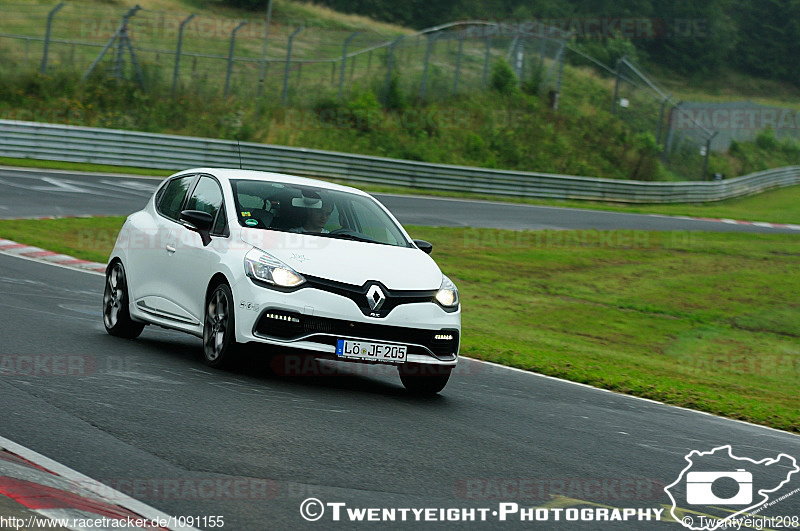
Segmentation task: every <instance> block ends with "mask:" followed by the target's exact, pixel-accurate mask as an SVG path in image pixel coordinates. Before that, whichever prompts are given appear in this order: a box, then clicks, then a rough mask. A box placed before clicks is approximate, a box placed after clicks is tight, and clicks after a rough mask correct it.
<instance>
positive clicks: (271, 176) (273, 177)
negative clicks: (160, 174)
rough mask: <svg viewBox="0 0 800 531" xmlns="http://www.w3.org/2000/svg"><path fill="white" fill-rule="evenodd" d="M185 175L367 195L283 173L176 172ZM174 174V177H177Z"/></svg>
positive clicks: (207, 169)
mask: <svg viewBox="0 0 800 531" xmlns="http://www.w3.org/2000/svg"><path fill="white" fill-rule="evenodd" d="M185 173H208V174H210V175H213V176H214V177H217V178H218V179H223V180H228V181H231V180H248V181H265V182H279V183H285V184H294V185H298V186H314V187H317V188H323V189H325V190H338V191H340V192H350V193H355V194H359V195H369V194H367V193H366V192H364V191H362V190H359V189H358V188H353V187H350V186H342V185H340V184H335V183H331V182H327V181H321V180H319V179H310V178H308V177H298V176H296V175H287V174H285V173H274V172H268V171H255V170H240V169H235V168H192V169H188V170H184V171H181V172H178V174H185ZM178 174H176V175H178Z"/></svg>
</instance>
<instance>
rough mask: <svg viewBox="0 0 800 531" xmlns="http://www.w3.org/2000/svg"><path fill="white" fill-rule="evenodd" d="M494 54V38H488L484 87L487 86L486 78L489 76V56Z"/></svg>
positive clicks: (484, 57) (484, 66) (484, 63)
mask: <svg viewBox="0 0 800 531" xmlns="http://www.w3.org/2000/svg"><path fill="white" fill-rule="evenodd" d="M491 53H492V37H491V36H488V35H487V36H486V54H485V55H484V56H483V86H484V87H485V86H486V78H487V76H488V75H489V56H490V55H491Z"/></svg>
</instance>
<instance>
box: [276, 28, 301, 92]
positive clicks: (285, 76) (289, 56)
mask: <svg viewBox="0 0 800 531" xmlns="http://www.w3.org/2000/svg"><path fill="white" fill-rule="evenodd" d="M301 31H303V26H300V27H299V28H297V29H296V30H294V32H292V34H291V35H289V43H288V44H287V45H286V68H285V70H284V72H283V92H282V93H281V105H286V97H287V96H288V94H289V68H290V67H291V65H292V41H294V37H295V35H297V34H298V33H300V32H301Z"/></svg>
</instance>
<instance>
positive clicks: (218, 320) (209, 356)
mask: <svg viewBox="0 0 800 531" xmlns="http://www.w3.org/2000/svg"><path fill="white" fill-rule="evenodd" d="M233 308H234V306H233V293H232V292H231V288H229V287H228V285H227V284H219V285H218V286H217V287H215V288H214V289H213V290H212V292H211V295H209V297H208V301H207V302H206V315H205V322H204V325H203V358H204V360H205V362H206V364H207V365H209V366H211V367H216V368H220V367H224V366H226V365H228V364H229V363H230V362H231V360H232V359H233V357H234V356H235V352H236V349H237V346H238V345H237V343H236V332H235V330H236V328H235V327H234V315H233V313H234V312H233Z"/></svg>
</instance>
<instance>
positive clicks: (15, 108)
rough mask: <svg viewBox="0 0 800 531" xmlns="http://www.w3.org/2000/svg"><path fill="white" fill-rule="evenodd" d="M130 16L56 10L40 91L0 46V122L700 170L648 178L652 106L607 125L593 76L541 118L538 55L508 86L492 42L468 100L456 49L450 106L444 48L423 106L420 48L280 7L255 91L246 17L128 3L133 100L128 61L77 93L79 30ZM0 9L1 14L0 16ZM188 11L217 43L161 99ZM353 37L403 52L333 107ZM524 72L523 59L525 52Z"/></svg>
mask: <svg viewBox="0 0 800 531" xmlns="http://www.w3.org/2000/svg"><path fill="white" fill-rule="evenodd" d="M133 3H134V2H132V1H128V0H126V1H124V2H123V1H117V2H114V3H108V2H86V1H84V2H74V3H73V2H71V3H70V4H69V5H68V7H67V8H65V9H64V10H63V12H62V13H59V15H58V17H59V18H58V22H59V24H57V25H56V26H55V27H54V36H55V37H56V38H60V39H67V38H69V37H74V36H75V33H76V31H82V33H81V34H80V37H81V38H82V39H81V42H83V41H87V44H86V45H84V44H80V45H77V46H76V45H72V46H71V47H70V45H69V44H63V43H56V44H54V46H53V48H52V50H51V56H52V59H51V61H52V62H51V66H50V68H49V69H48V74H47V75H46V76H41V75H39V74H37V73H35V72H36V66H38V63H36V61H34V60H32V59H31V58H30V57H29V55H30V56H33V57H36V56H37V50H36V49H35V48H33V47H32V49H31V50H28V49H27V48H22V47H21V46H20V43H21V42H22V41H21V40H16V41H14V40H10V39H0V48H3V49H4V51H5V52H6V53H4V54H3V55H0V72H2V73H3V74H4V83H3V85H0V117H2V118H11V119H20V120H38V121H55V122H60V123H64V122H67V123H71V124H75V125H91V126H99V127H111V128H123V129H134V130H142V131H151V132H165V133H174V134H185V135H195V136H207V137H218V138H228V139H234V138H239V139H241V140H248V141H256V142H266V143H274V144H283V145H290V146H297V147H311V148H320V149H330V150H337V151H346V152H355V153H362V154H367V155H379V156H387V157H397V158H405V159H411V160H421V161H428V162H440V163H451V164H464V165H472V166H483V167H491V168H506V169H515V170H527V171H539V172H549V173H565V174H574V175H587V176H601V177H609V178H621V179H644V180H671V179H697V178H700V177H701V172H702V163H703V160H702V157H700V156H698V154H697V152H696V151H692V152H691V153H686V154H680V153H679V154H678V155H676V156H675V157H671V158H670V159H669V161H668V162H669V163H668V165H666V166H665V165H664V164H663V162H662V156H661V147H660V145H659V144H658V143H657V141H656V138H655V135H656V128H655V127H654V126H655V121H654V120H655V118H657V116H658V102H657V101H655V100H653V99H652V98H651V97H649V96H647V95H646V94H644V93H642V92H641V91H633V92H630V93H627V92H625V93H624V95H625V97H628V98H630V101H631V102H632V108H633V107H635V108H636V109H637V112H639V113H640V114H635V113H629V114H628V115H626V116H623V115H622V114H616V115H615V114H612V113H611V112H610V103H611V94H612V93H613V90H614V81H613V78H610V77H609V76H607V75H606V76H603V75H601V74H599V73H598V71H597V70H596V69H593V68H590V67H587V66H583V65H580V64H570V63H567V64H566V65H564V68H563V85H562V94H561V100H560V106H559V109H558V111H555V110H553V109H552V108H551V107H550V105H549V102H548V97H547V91H548V90H549V89H550V88H551V87H552V83H553V82H554V81H553V80H554V75H551V76H550V78H549V81H548V80H547V79H545V76H544V75H543V72H545V71H546V70H549V71H550V72H555V71H556V68H555V67H557V64H556V62H555V60H554V59H553V56H554V54H553V50H552V49H551V50H544V49H543V51H542V53H543V55H542V57H544V61H543V62H540V63H539V66H538V69H537V68H533V69H529V70H527V71H523V73H522V75H523V80H522V83H521V85H520V86H519V87H518V86H517V81H516V77H515V73H514V72H513V71H512V69H511V68H509V67H508V66H507V65H506V64H505V62H504V58H505V57H506V56H507V51H508V46H509V43H508V42H499V43H496V44H495V46H494V48H492V50H491V62H490V63H487V64H488V65H489V72H488V75H486V77H485V81H486V85H485V86H483V85H482V84H481V79H480V71H481V69H482V68H483V66H484V59H485V58H484V54H483V52H482V49H483V48H481V47H482V46H483V44H482V41H479V42H477V43H468V44H467V45H465V51H464V60H463V64H462V65H461V76H462V80H461V81H462V84H461V86H460V90H458V91H456V90H455V87H454V86H453V81H452V76H453V63H454V61H455V57H456V54H457V53H458V50H459V48H458V45H457V44H458V43H457V42H454V41H443V42H442V43H440V44H438V45H437V46H438V48H437V49H435V50H434V53H433V54H431V55H432V61H431V63H432V64H431V69H430V72H425V73H424V74H425V75H427V76H428V98H427V99H424V100H423V99H422V98H421V97H420V93H419V87H420V79H421V78H422V76H423V71H422V69H421V63H422V61H423V58H424V56H425V46H424V45H425V41H424V40H423V41H420V39H419V38H415V37H413V32H412V31H411V30H408V29H406V28H403V27H400V26H392V25H389V24H385V23H376V22H374V21H372V20H370V19H368V18H364V17H358V16H353V15H342V14H340V13H336V12H333V11H331V10H330V9H327V8H322V7H318V6H313V5H308V4H300V3H295V2H290V1H287V0H278V1H276V2H275V4H274V10H273V25H272V26H271V27H270V35H271V37H270V44H269V49H268V53H267V56H266V57H267V60H268V63H266V65H267V67H268V70H267V78H266V79H265V83H264V87H263V88H260V87H259V86H258V66H259V58H260V57H261V53H262V44H263V34H262V31H263V29H264V27H263V22H262V21H259V19H258V18H257V15H254V14H253V13H252V12H248V11H243V10H238V9H235V8H231V7H227V6H225V5H223V4H222V3H221V2H216V1H210V0H209V1H199V0H196V1H192V0H143V1H141V2H139V3H140V4H141V5H142V7H144V8H145V9H144V10H143V11H142V12H140V13H138V14H137V15H136V18H137V20H139V21H140V22H139V23H140V26H139V27H138V29H137V27H136V26H134V29H135V30H136V32H135V33H133V34H132V41H133V42H134V45H135V46H136V47H137V49H139V50H141V51H140V52H139V61H140V63H141V66H142V69H143V71H144V75H145V81H146V90H145V91H143V90H141V88H140V87H138V86H137V83H136V77H135V76H134V75H133V71H132V68H131V66H130V62H128V63H126V64H125V66H126V68H127V72H128V74H127V79H124V80H115V79H111V77H110V75H111V74H110V73H111V72H112V71H113V68H112V67H113V62H111V61H113V59H111V58H110V57H109V58H106V63H107V64H106V65H105V66H103V68H98V71H97V72H95V73H94V74H93V75H92V76H90V77H89V79H88V80H87V81H86V82H82V81H81V80H80V76H81V75H82V74H83V72H84V69H85V68H86V65H88V64H89V63H90V62H91V61H92V59H93V58H94V57H95V56H96V55H97V53H98V46H100V45H102V43H105V42H106V41H107V40H108V38H109V35H107V34H104V33H103V32H102V31H99V30H97V31H94V32H92V31H89V32H87V31H83V30H85V28H87V27H92V28H95V27H96V28H102V27H103V24H105V25H106V26H108V27H109V28H111V27H114V26H113V24H115V23H116V22H117V21H118V17H119V15H120V14H121V13H122V12H124V10H125V8H126V6H130V5H131V4H133ZM4 4H5V5H8V4H6V3H5V2H0V6H3V5H4ZM51 7H52V5H50V4H40V5H37V6H26V7H24V8H20V7H17V8H15V10H14V15H13V16H11V17H10V18H9V19H8V20H5V21H3V22H0V28H2V31H5V32H7V33H14V34H18V35H36V34H41V32H42V21H43V20H44V18H43V17H45V16H46V13H47V11H48V10H49V9H50V8H51ZM189 12H192V13H195V14H196V15H197V19H196V20H200V21H201V22H200V23H197V24H198V26H197V27H200V28H202V27H203V26H202V25H201V23H205V21H212V22H213V23H214V24H216V25H215V26H214V27H215V28H219V30H218V31H214V32H211V33H209V34H207V35H200V36H199V37H198V35H195V34H192V33H191V31H190V32H187V39H185V43H184V52H183V53H184V54H185V57H184V60H183V62H182V63H181V64H182V69H181V71H180V77H179V78H178V82H179V83H178V85H177V91H176V93H175V95H174V96H172V95H171V85H172V83H171V81H172V66H173V63H172V61H173V59H172V58H171V57H170V56H169V55H168V54H169V53H171V51H170V49H174V46H175V34H174V32H173V33H170V32H169V31H166V30H165V29H164V28H168V27H170V26H169V24H170V21H180V20H184V19H185V17H186V16H187V15H188V13H189ZM242 16H247V17H251V18H249V19H247V20H249V23H250V25H251V26H253V27H254V28H255V29H253V30H249V31H243V32H241V33H240V34H239V35H238V36H237V41H236V58H237V61H238V62H237V63H236V64H235V65H234V68H233V69H232V72H233V75H232V79H231V83H230V85H231V90H230V94H229V95H227V96H226V95H225V94H224V92H223V85H225V77H224V72H225V62H224V59H225V54H226V52H227V49H228V46H229V40H230V31H231V29H232V28H233V27H234V26H235V25H236V23H237V21H238V20H241V17H242ZM261 16H263V15H261ZM254 17H255V18H254ZM165 21H166V22H165ZM259 22H260V23H261V24H262V26H260V28H259V27H258V26H257V24H258V23H259ZM92 24H94V26H92ZM299 27H302V28H304V29H303V30H302V32H301V33H299V37H298V38H297V39H296V40H295V42H294V43H293V44H294V47H293V52H292V53H293V55H292V58H293V60H294V59H295V58H297V60H298V61H301V62H299V63H297V64H296V65H295V63H293V64H292V71H291V75H292V79H291V80H290V83H289V84H288V85H283V86H288V88H289V89H290V93H289V98H288V101H287V104H286V105H284V104H283V103H282V102H281V97H280V96H281V91H282V88H281V87H282V84H283V79H282V74H283V67H284V62H285V60H284V58H285V56H286V54H287V52H288V44H287V40H288V36H289V34H290V33H291V32H292V31H293V30H294V29H295V28H299ZM82 28H83V30H82ZM189 29H190V30H192V26H189ZM355 31H358V32H359V33H358V35H356V36H355V40H353V42H352V44H351V48H350V50H362V49H369V46H376V45H377V46H381V45H383V44H385V43H386V42H391V41H392V40H393V39H395V38H396V37H397V36H398V35H404V36H407V38H406V41H405V42H406V43H410V44H408V45H406V47H405V48H402V47H399V48H398V52H397V58H396V60H395V62H394V64H393V66H394V69H393V71H392V76H391V80H390V81H391V83H390V84H389V85H386V80H387V78H386V68H387V66H386V65H387V54H388V52H387V49H386V48H385V47H384V48H379V49H378V50H377V51H375V52H370V53H369V54H368V55H366V54H364V55H361V56H359V57H355V58H352V59H351V60H350V61H349V62H348V63H347V66H348V68H347V70H348V72H347V74H348V76H347V79H346V82H345V83H344V85H343V88H344V91H343V95H342V98H341V99H340V98H339V97H338V95H337V88H338V87H337V86H338V83H339V82H340V75H341V74H343V73H344V71H341V72H340V64H339V63H337V62H335V59H337V58H338V57H339V54H341V53H342V48H341V47H342V42H343V41H344V39H345V38H347V37H348V36H352V35H353V33H352V32H355ZM89 43H91V44H92V46H89ZM33 46H36V44H34V45H33ZM545 51H547V55H545V54H544V52H545ZM193 54H194V55H193ZM213 54H216V55H214V57H212V55H213ZM531 57H538V53H533V52H531ZM325 61H327V62H325ZM675 79H677V78H675ZM341 81H344V80H341ZM546 82H549V83H550V84H549V85H547V84H546ZM773 85H774V83H773ZM674 87H675V88H676V92H677V91H679V90H687V91H689V90H692V91H695V92H696V93H698V94H696V95H697V96H698V97H700V96H702V94H699V92H700V91H702V90H703V88H702V84H692V83H691V81H689V80H684V81H680V80H678V81H677V82H675V83H674ZM698 87H701V88H698ZM259 91H260V92H259ZM678 93H679V94H680V92H678ZM781 95H782V96H785V99H786V100H792V99H793V96H794V95H793V93H792V91H791V89H786V90H785V91H784V92H782V93H781ZM794 101H798V100H797V99H795V100H794ZM798 162H800V161H799V160H798V148H797V147H796V146H794V145H793V144H787V143H781V142H777V141H775V140H774V138H771V137H770V136H769V135H768V134H766V135H764V138H762V139H760V141H759V142H757V143H752V144H739V145H736V146H735V149H733V150H732V152H731V153H729V154H716V153H714V154H712V155H711V158H710V161H709V173H716V172H719V173H724V174H726V175H727V176H733V175H738V174H744V173H749V172H752V171H755V170H759V169H764V168H766V167H775V166H783V165H788V164H796V163H798Z"/></svg>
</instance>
